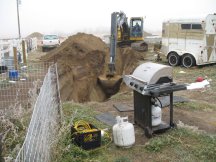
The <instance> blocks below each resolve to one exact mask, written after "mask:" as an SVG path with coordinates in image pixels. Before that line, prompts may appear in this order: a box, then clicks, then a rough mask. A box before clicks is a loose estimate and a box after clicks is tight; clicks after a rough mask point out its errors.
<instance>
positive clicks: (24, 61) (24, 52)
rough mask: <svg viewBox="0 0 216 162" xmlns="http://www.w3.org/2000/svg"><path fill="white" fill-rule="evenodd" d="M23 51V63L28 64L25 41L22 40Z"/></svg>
mask: <svg viewBox="0 0 216 162" xmlns="http://www.w3.org/2000/svg"><path fill="white" fill-rule="evenodd" d="M22 53H23V63H24V65H27V64H26V63H27V61H26V50H25V41H24V40H22Z"/></svg>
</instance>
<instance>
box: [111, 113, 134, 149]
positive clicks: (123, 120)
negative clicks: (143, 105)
mask: <svg viewBox="0 0 216 162" xmlns="http://www.w3.org/2000/svg"><path fill="white" fill-rule="evenodd" d="M116 121H117V123H116V124H115V125H114V126H113V139H114V143H115V145H117V146H120V147H125V148H129V147H131V146H132V145H133V144H134V143H135V134H134V126H133V124H131V123H129V122H128V117H120V116H117V117H116Z"/></svg>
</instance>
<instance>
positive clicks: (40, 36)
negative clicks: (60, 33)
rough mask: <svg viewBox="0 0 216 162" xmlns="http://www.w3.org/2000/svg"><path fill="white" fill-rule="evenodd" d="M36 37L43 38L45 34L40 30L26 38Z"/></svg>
mask: <svg viewBox="0 0 216 162" xmlns="http://www.w3.org/2000/svg"><path fill="white" fill-rule="evenodd" d="M34 37H36V38H37V39H41V38H42V37H43V34H41V33H39V32H34V33H31V34H30V35H28V36H27V37H26V38H34Z"/></svg>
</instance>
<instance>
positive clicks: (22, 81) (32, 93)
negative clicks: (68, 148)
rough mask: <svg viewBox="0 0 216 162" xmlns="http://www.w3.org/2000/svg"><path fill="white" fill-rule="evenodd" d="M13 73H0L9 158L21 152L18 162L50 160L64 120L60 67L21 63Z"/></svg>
mask: <svg viewBox="0 0 216 162" xmlns="http://www.w3.org/2000/svg"><path fill="white" fill-rule="evenodd" d="M48 67H49V69H48ZM47 69H48V72H47ZM10 72H11V71H7V72H5V73H2V74H0V132H1V133H0V137H1V139H0V140H1V141H2V142H3V144H2V146H3V155H4V156H5V159H6V160H9V161H10V160H12V159H13V157H15V155H16V154H17V153H18V155H17V157H16V160H15V161H16V162H34V161H35V162H37V161H43V162H49V161H50V145H51V141H52V140H53V138H54V137H55V132H56V129H57V128H58V125H59V122H60V120H59V119H60V115H59V114H60V113H59V112H60V109H59V108H60V107H59V106H60V96H59V92H58V78H57V66H56V65H53V63H40V64H38V63H35V64H33V63H31V65H27V66H20V68H19V70H17V71H15V74H10ZM44 76H45V78H44ZM32 111H33V113H32ZM31 113H32V115H30V114H31ZM26 116H27V117H26ZM30 116H31V121H30V124H29V126H28V121H29V117H30ZM14 121H15V122H14ZM17 123H18V124H17ZM27 126H28V128H27ZM21 128H22V129H21ZM26 129H27V130H28V131H27V135H26V137H25V140H24V136H25V135H24V134H25V132H26ZM20 130H21V131H20ZM23 140H24V142H23ZM0 143H1V142H0ZM22 143H23V145H22V146H21V147H20V144H22ZM0 145H1V144H0ZM9 145H15V148H13V149H8V148H7V146H9ZM0 147H1V146H0Z"/></svg>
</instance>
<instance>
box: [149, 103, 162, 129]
mask: <svg viewBox="0 0 216 162" xmlns="http://www.w3.org/2000/svg"><path fill="white" fill-rule="evenodd" d="M151 108H152V126H153V127H154V126H158V125H160V123H161V116H162V115H161V114H162V111H161V108H160V107H159V106H158V105H152V107H151Z"/></svg>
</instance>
